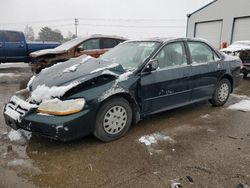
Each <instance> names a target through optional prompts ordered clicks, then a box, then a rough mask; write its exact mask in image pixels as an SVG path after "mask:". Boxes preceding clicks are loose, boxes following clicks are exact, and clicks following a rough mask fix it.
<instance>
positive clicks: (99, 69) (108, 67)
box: [90, 63, 119, 74]
mask: <svg viewBox="0 0 250 188" xmlns="http://www.w3.org/2000/svg"><path fill="white" fill-rule="evenodd" d="M117 66H119V64H117V63H113V64H111V65H109V66H107V67H102V68H98V69H95V70H93V71H91V72H90V74H94V73H96V72H100V71H103V70H105V69H111V68H114V67H117Z"/></svg>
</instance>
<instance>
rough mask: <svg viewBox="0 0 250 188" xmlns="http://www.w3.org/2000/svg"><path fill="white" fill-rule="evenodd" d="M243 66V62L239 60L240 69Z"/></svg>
mask: <svg viewBox="0 0 250 188" xmlns="http://www.w3.org/2000/svg"><path fill="white" fill-rule="evenodd" d="M243 68H244V64H243V62H242V61H241V60H240V69H243Z"/></svg>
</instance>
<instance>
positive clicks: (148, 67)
mask: <svg viewBox="0 0 250 188" xmlns="http://www.w3.org/2000/svg"><path fill="white" fill-rule="evenodd" d="M158 67H159V61H158V60H157V59H151V60H150V61H149V62H148V64H147V65H146V67H145V69H144V72H151V71H154V70H156V69H157V68H158Z"/></svg>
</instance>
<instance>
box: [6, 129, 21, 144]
mask: <svg viewBox="0 0 250 188" xmlns="http://www.w3.org/2000/svg"><path fill="white" fill-rule="evenodd" d="M8 137H9V139H10V141H11V142H12V141H19V140H21V139H23V137H22V134H21V133H20V132H19V131H16V130H14V129H11V131H10V132H9V134H8Z"/></svg>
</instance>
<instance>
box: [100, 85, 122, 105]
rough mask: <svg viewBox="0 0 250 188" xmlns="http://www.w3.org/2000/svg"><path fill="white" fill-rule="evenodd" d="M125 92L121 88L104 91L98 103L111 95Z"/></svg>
mask: <svg viewBox="0 0 250 188" xmlns="http://www.w3.org/2000/svg"><path fill="white" fill-rule="evenodd" d="M122 92H125V90H124V89H123V88H121V87H111V88H110V89H109V90H107V91H105V92H104V93H103V94H102V95H101V96H100V97H99V98H98V101H99V102H100V101H103V100H104V99H106V98H108V97H109V96H111V95H114V94H116V93H122Z"/></svg>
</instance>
